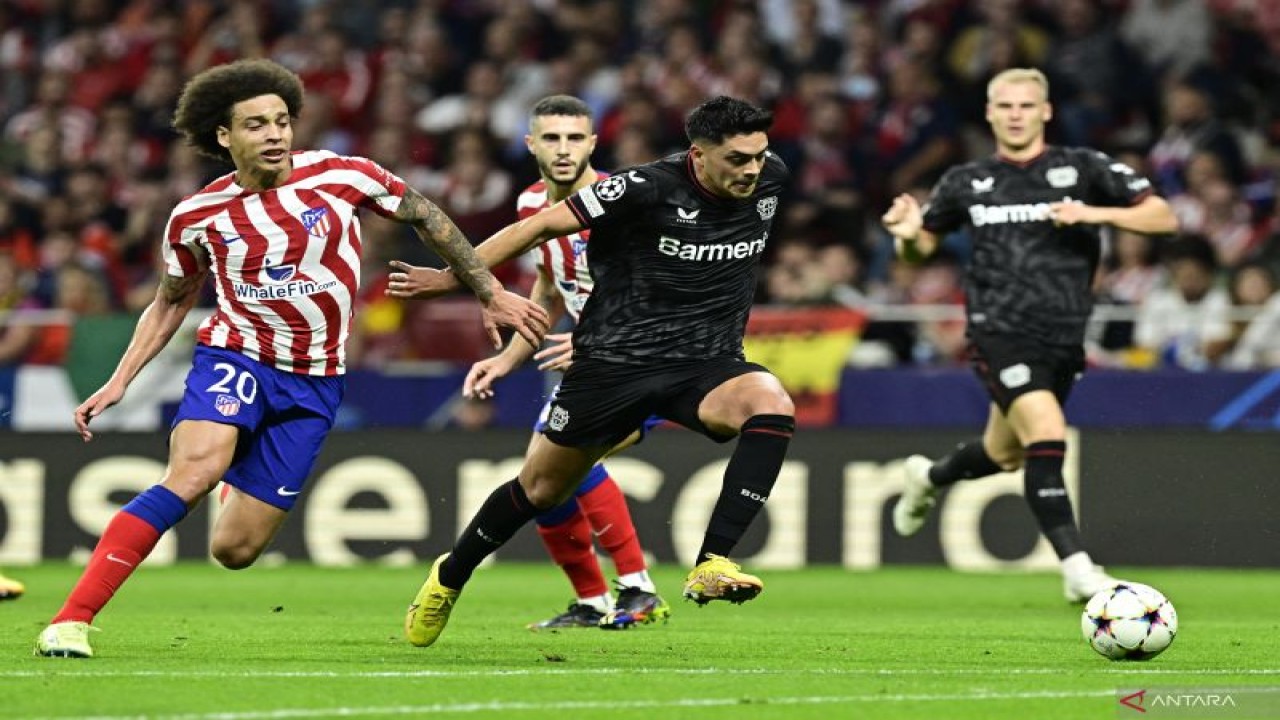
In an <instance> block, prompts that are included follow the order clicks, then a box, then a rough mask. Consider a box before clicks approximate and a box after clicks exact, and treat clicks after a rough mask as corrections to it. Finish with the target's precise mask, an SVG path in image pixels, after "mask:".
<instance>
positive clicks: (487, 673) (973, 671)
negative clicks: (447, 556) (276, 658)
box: [0, 661, 1280, 679]
mask: <svg viewBox="0 0 1280 720" xmlns="http://www.w3.org/2000/svg"><path fill="white" fill-rule="evenodd" d="M46 662H49V661H46ZM55 662H57V661H55ZM61 662H66V661H61ZM93 662H98V661H93ZM530 675H537V676H548V675H564V676H573V675H788V676H790V675H796V676H805V675H820V676H841V675H847V676H850V677H858V676H876V677H895V676H903V677H909V676H919V675H927V676H937V677H947V676H953V675H954V676H971V675H999V676H1004V675H1102V676H1116V675H1119V676H1125V675H1134V676H1144V675H1189V676H1206V677H1212V676H1222V675H1245V676H1249V675H1253V676H1269V675H1280V668H1204V669H1199V670H1178V669H1176V668H1152V667H1107V666H1103V667H1098V668H1089V669H1080V670H1069V669H1067V668H1061V667H1044V668H995V669H991V670H982V669H979V668H955V669H948V668H901V669H889V668H813V669H809V670H769V669H764V668H687V669H679V668H626V669H623V668H530V669H527V670H403V671H401V670H370V671H352V672H339V671H333V670H306V671H290V670H262V671H240V672H229V671H222V670H96V669H83V670H68V669H67V666H66V665H61V666H59V667H56V668H55V667H53V665H52V664H51V665H50V666H49V668H48V669H47V670H12V671H0V678H47V677H103V678H106V677H159V678H200V677H211V678H230V677H236V678H357V679H358V678H390V679H396V678H404V679H417V678H446V679H447V678H472V677H486V678H502V677H525V676H530Z"/></svg>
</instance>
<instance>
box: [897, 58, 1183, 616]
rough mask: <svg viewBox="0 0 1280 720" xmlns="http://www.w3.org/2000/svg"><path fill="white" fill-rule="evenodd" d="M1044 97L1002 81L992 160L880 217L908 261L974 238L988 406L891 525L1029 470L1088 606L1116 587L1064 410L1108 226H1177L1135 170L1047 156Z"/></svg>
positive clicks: (1020, 76) (995, 90) (913, 471)
mask: <svg viewBox="0 0 1280 720" xmlns="http://www.w3.org/2000/svg"><path fill="white" fill-rule="evenodd" d="M1048 96H1049V84H1048V81H1047V80H1046V79H1045V76H1044V75H1043V74H1042V73H1041V72H1040V71H1038V70H1029V69H1012V70H1006V71H1004V72H1002V73H1000V74H998V75H996V77H995V78H993V79H992V80H991V82H990V84H989V85H988V86H987V121H988V122H989V123H990V124H991V130H992V132H993V134H994V135H995V140H996V155H995V156H994V157H990V158H986V159H982V160H976V161H974V162H970V163H965V164H963V165H959V166H956V167H954V168H952V169H950V170H948V171H947V173H946V174H945V175H944V176H943V177H942V179H941V180H939V181H938V184H937V186H936V187H934V189H933V194H932V196H931V198H930V200H929V203H928V206H927V208H925V209H924V210H923V211H922V210H921V207H920V205H919V204H918V203H917V202H916V201H915V199H914V198H913V197H912V196H910V195H901V196H899V197H897V198H895V199H894V201H893V205H892V207H890V208H889V210H888V212H886V213H885V214H884V217H883V218H882V222H883V224H884V227H885V228H886V229H887V230H888V231H889V232H890V233H892V234H893V236H894V238H895V242H896V243H897V246H898V252H899V255H900V256H901V257H903V258H904V259H906V260H909V261H916V260H919V259H921V258H923V257H925V256H928V255H929V254H931V253H932V252H933V251H934V249H935V248H936V247H937V244H938V240H939V238H940V236H941V235H942V234H945V233H946V232H949V231H951V230H954V229H957V228H959V227H962V226H967V227H968V229H969V233H970V235H971V237H972V238H973V259H972V261H971V262H970V265H969V268H968V271H967V273H966V276H965V306H966V313H967V315H968V321H969V324H968V335H969V355H970V358H971V360H972V363H973V367H974V369H975V370H976V372H977V374H978V376H979V377H980V378H981V379H982V381H983V383H984V384H985V385H986V387H987V391H988V393H989V394H990V396H991V400H992V405H991V413H990V416H989V418H988V420H987V427H986V431H985V433H984V434H983V437H982V439H981V440H975V441H972V442H969V443H966V444H963V445H961V446H960V447H959V448H958V449H956V451H955V452H952V453H951V454H950V455H947V456H946V457H944V458H942V459H941V460H938V461H937V462H930V461H929V460H928V459H927V458H925V457H923V456H920V455H913V456H911V457H910V458H908V459H907V460H906V462H905V463H904V468H905V474H906V483H905V489H904V491H903V493H902V496H901V498H899V500H898V503H897V505H896V506H895V507H894V512H893V523H894V527H895V528H896V529H897V531H898V533H899V534H902V535H912V534H914V533H915V532H916V531H918V530H919V529H920V527H921V526H922V525H923V524H924V520H925V517H926V515H927V514H928V512H929V510H930V509H931V508H932V507H933V505H934V503H935V502H936V495H937V493H938V490H939V489H940V488H942V487H945V486H947V485H950V484H952V483H955V482H957V481H960V480H972V479H976V478H981V477H985V476H988V475H992V474H995V473H998V472H1001V471H1010V470H1016V469H1018V468H1023V469H1024V475H1025V494H1026V499H1027V503H1028V504H1029V505H1030V506H1031V511H1032V513H1033V514H1034V515H1035V517H1036V520H1037V521H1038V522H1039V524H1040V529H1041V532H1043V533H1044V535H1045V537H1046V538H1048V540H1049V542H1050V544H1052V545H1053V549H1054V551H1055V552H1056V553H1057V555H1058V557H1059V558H1060V559H1061V561H1062V573H1063V592H1064V594H1065V596H1066V597H1067V599H1068V600H1070V601H1073V602H1080V601H1084V600H1087V599H1088V598H1089V597H1091V596H1092V595H1093V594H1094V593H1095V592H1097V591H1099V590H1102V589H1104V588H1105V587H1107V586H1108V585H1112V584H1114V583H1116V582H1117V581H1116V580H1115V579H1114V578H1112V577H1111V576H1109V575H1107V574H1106V572H1105V571H1104V570H1103V569H1102V568H1101V567H1099V566H1097V565H1095V564H1094V562H1093V560H1092V559H1091V558H1090V557H1089V554H1088V553H1087V552H1085V551H1084V549H1083V547H1082V546H1081V544H1080V533H1079V531H1078V529H1077V528H1076V524H1075V520H1074V516H1073V514H1072V510H1071V500H1070V498H1068V496H1067V491H1066V488H1065V486H1064V484H1063V478H1062V464H1063V457H1064V455H1065V453H1066V430H1067V426H1066V419H1065V417H1064V415H1063V411H1062V407H1063V403H1064V402H1065V401H1066V399H1067V395H1068V394H1069V393H1070V391H1071V387H1072V385H1073V384H1074V383H1075V381H1076V379H1077V378H1078V377H1079V376H1080V373H1081V372H1082V371H1083V370H1084V347H1083V345H1084V331H1085V323H1086V322H1087V320H1088V318H1089V313H1090V310H1091V309H1092V293H1091V291H1090V285H1091V283H1092V280H1093V275H1094V270H1095V269H1096V268H1097V264H1098V256H1099V254H1100V250H1099V248H1100V239H1099V226H1101V225H1112V226H1114V227H1117V228H1122V229H1125V230H1131V231H1133V232H1140V233H1168V232H1173V231H1174V230H1176V229H1177V221H1176V220H1175V219H1174V215H1173V212H1172V211H1171V210H1170V209H1169V205H1168V204H1167V203H1166V202H1165V201H1164V200H1163V199H1161V198H1160V197H1158V196H1156V195H1154V194H1153V193H1152V190H1151V183H1150V182H1149V181H1148V180H1147V179H1146V178H1143V177H1141V176H1139V175H1137V174H1136V173H1135V172H1134V171H1133V170H1132V169H1131V168H1130V167H1128V166H1127V165H1125V164H1123V163H1120V162H1117V161H1115V160H1113V159H1111V158H1109V157H1107V156H1106V155H1105V154H1103V153H1100V152H1097V151H1095V150H1089V149H1086V148H1062V147H1053V146H1049V145H1046V143H1045V140H1044V124H1045V122H1046V121H1048V120H1049V118H1050V116H1051V115H1052V107H1051V106H1050V104H1049V101H1048Z"/></svg>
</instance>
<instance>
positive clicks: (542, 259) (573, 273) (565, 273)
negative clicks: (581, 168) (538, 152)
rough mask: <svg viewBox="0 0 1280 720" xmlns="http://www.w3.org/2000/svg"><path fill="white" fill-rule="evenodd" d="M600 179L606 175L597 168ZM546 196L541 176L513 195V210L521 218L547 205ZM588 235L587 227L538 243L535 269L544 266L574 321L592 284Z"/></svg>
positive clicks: (585, 300) (548, 205)
mask: <svg viewBox="0 0 1280 720" xmlns="http://www.w3.org/2000/svg"><path fill="white" fill-rule="evenodd" d="M597 174H598V175H599V177H600V178H601V179H603V178H605V177H608V176H607V175H606V174H605V173H602V172H599V171H597ZM550 206H551V203H549V202H548V196H547V183H546V182H545V181H543V180H539V181H538V182H536V183H534V184H532V185H530V186H529V187H527V188H525V189H524V192H522V193H520V197H519V198H517V199H516V214H517V216H518V217H519V218H520V219H521V220H524V219H525V218H527V217H531V216H533V215H536V214H537V213H540V212H542V211H543V210H545V209H546V208H548V207H550ZM590 236H591V231H590V230H588V229H583V230H580V231H578V232H576V233H572V234H570V235H564V236H562V237H558V238H555V239H552V240H548V241H547V242H545V243H543V244H541V245H539V246H538V249H537V253H538V254H537V264H538V269H539V270H543V269H545V270H547V271H548V272H549V273H550V274H551V279H552V280H553V281H554V282H555V284H556V289H557V290H559V291H560V295H561V296H563V297H564V307H565V309H566V310H568V311H569V315H570V316H571V317H572V318H573V321H574V322H575V323H576V322H577V321H578V316H579V315H581V314H582V306H583V305H586V304H587V298H589V297H591V288H592V286H593V285H594V284H595V283H594V282H593V281H592V279H591V271H590V270H588V269H587V240H588V239H589V238H590Z"/></svg>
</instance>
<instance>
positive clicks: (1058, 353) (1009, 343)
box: [969, 333, 1085, 413]
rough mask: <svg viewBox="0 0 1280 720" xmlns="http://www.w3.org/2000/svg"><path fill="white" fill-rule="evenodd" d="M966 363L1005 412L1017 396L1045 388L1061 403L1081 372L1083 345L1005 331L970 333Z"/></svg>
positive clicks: (1069, 393) (1083, 365) (1083, 364)
mask: <svg viewBox="0 0 1280 720" xmlns="http://www.w3.org/2000/svg"><path fill="white" fill-rule="evenodd" d="M969 362H970V364H971V365H972V366H973V371H974V372H975V373H977V374H978V379H980V380H981V381H982V384H983V385H985V386H986V388H987V393H988V394H989V395H990V396H991V400H992V401H993V402H995V404H996V405H997V406H998V407H999V408H1000V410H1001V412H1004V413H1008V412H1009V406H1010V405H1012V404H1013V401H1014V400H1016V399H1018V398H1019V397H1021V396H1023V395H1026V394H1027V393H1029V392H1032V391H1035V390H1048V391H1049V392H1051V393H1053V394H1054V396H1056V397H1057V398H1058V402H1059V403H1060V404H1063V405H1065V404H1066V402H1067V397H1068V396H1070V395H1071V388H1072V387H1073V386H1074V385H1075V383H1076V381H1077V380H1079V379H1080V376H1081V375H1082V374H1083V373H1084V367H1085V362H1084V348H1083V347H1081V346H1079V345H1051V344H1048V343H1044V342H1041V341H1039V340H1036V339H1035V338H1028V337H1021V336H1018V335H1007V334H981V333H979V334H971V335H970V336H969Z"/></svg>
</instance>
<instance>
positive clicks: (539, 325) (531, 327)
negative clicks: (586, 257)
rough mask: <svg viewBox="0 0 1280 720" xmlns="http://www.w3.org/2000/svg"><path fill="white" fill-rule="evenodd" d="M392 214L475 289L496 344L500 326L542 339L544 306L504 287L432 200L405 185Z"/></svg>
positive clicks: (537, 340)
mask: <svg viewBox="0 0 1280 720" xmlns="http://www.w3.org/2000/svg"><path fill="white" fill-rule="evenodd" d="M395 218H396V219H397V220H399V221H401V222H405V223H409V224H410V225H412V226H413V229H414V231H415V232H417V233H418V237H419V238H421V239H422V242H423V243H424V244H425V245H427V247H430V248H431V249H433V250H434V251H435V252H436V253H438V254H439V255H440V257H442V258H444V260H445V262H448V263H449V267H451V268H453V269H454V271H455V276H456V277H457V278H459V279H460V280H461V281H462V283H463V284H465V285H466V286H467V287H469V288H471V291H472V292H474V293H475V295H476V297H477V298H478V299H479V300H480V305H481V309H482V315H483V318H484V327H485V330H486V331H488V333H489V339H490V340H492V341H493V346H494V347H495V348H497V347H502V336H501V335H500V334H498V327H499V326H501V327H509V328H511V329H513V330H515V331H516V332H517V333H519V335H520V337H522V338H524V339H525V340H527V341H529V343H530V344H531V345H535V346H536V345H537V344H538V343H540V342H542V336H543V335H545V334H546V333H547V328H548V320H547V312H546V310H544V309H542V307H540V306H539V305H538V304H537V303H535V302H532V301H530V300H528V299H526V298H523V297H521V296H519V295H517V294H515V293H513V292H508V291H507V290H505V289H503V287H502V283H500V282H498V279H497V278H495V277H494V276H493V273H491V272H489V268H488V267H487V266H486V265H485V263H484V262H481V260H480V258H478V257H477V255H476V249H475V248H473V247H471V243H470V242H468V241H467V238H466V236H465V235H463V234H462V231H461V230H459V229H458V226H457V225H455V224H454V223H453V220H451V219H449V216H448V215H446V214H445V213H444V211H443V210H441V209H440V208H439V207H438V206H436V204H435V203H433V202H431V201H430V200H428V199H426V198H424V197H423V196H422V195H421V194H419V193H418V192H417V191H416V190H414V189H413V188H406V189H405V194H404V197H403V198H402V199H401V201H400V206H399V207H398V208H397V209H396V214H395ZM393 275H394V273H393ZM392 282H394V280H393V281H392Z"/></svg>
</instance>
